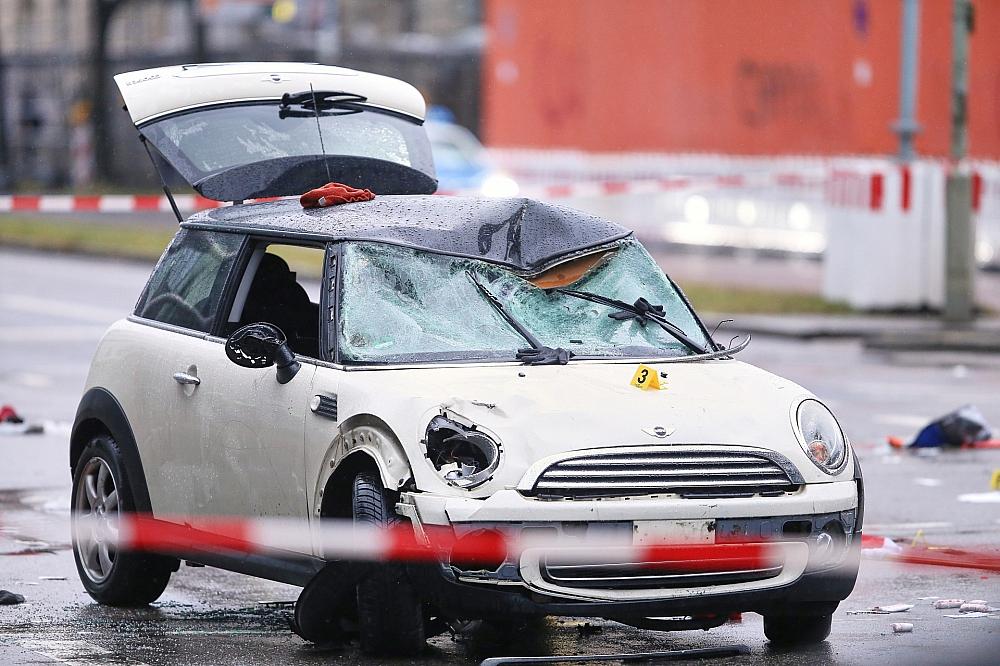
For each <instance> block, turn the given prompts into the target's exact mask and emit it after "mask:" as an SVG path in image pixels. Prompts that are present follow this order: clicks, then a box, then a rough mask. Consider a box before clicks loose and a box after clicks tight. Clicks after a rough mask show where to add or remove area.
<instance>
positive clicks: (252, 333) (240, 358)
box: [226, 323, 302, 384]
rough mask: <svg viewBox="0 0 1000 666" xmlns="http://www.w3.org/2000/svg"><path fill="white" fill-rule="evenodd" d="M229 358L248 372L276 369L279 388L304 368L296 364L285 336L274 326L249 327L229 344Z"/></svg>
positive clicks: (236, 332) (233, 335)
mask: <svg viewBox="0 0 1000 666" xmlns="http://www.w3.org/2000/svg"><path fill="white" fill-rule="evenodd" d="M226 356H228V357H229V360H230V361H232V362H233V363H235V364H236V365H239V366H241V367H244V368H270V367H271V366H272V365H276V366H277V367H278V368H277V379H278V383H279V384H287V383H288V382H290V381H292V377H294V376H295V374H296V373H297V372H298V371H299V368H301V367H302V366H300V365H299V362H298V361H296V360H295V353H294V352H292V350H291V348H290V347H289V346H288V342H287V340H286V339H285V334H284V333H283V332H282V331H281V329H280V328H278V327H277V326H275V325H274V324H265V323H260V324H247V325H246V326H243V327H242V328H239V329H237V330H236V331H234V332H233V334H232V335H230V336H229V339H228V340H226Z"/></svg>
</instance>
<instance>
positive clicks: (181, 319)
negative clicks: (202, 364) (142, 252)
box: [135, 230, 243, 333]
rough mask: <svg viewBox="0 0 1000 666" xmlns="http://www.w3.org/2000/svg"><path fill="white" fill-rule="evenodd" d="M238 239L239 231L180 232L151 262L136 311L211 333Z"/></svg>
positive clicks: (170, 322)
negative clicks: (154, 264) (149, 276)
mask: <svg viewBox="0 0 1000 666" xmlns="http://www.w3.org/2000/svg"><path fill="white" fill-rule="evenodd" d="M242 242H243V237H242V236H240V235H238V234H225V233H216V232H210V231H196V230H183V231H181V232H180V233H179V234H177V236H176V237H175V238H174V240H173V242H172V243H171V244H170V247H169V248H167V251H166V253H165V254H164V255H163V257H162V258H161V259H160V262H159V263H158V264H157V265H156V268H155V269H154V271H153V276H152V277H151V278H150V279H149V284H148V285H147V286H146V291H145V293H144V294H143V296H142V299H141V300H140V301H139V305H138V306H137V307H136V310H135V313H136V314H137V315H138V316H140V317H143V318H145V319H154V320H156V321H162V322H163V323H165V324H173V325H174V326H181V327H183V328H190V329H193V330H196V331H202V332H204V333H208V332H210V331H211V329H212V323H213V322H214V321H215V317H216V310H217V309H218V306H219V302H220V301H221V300H222V292H223V290H224V289H225V286H226V278H227V276H228V275H229V271H230V270H231V269H232V266H233V262H234V261H235V260H236V255H237V254H238V253H239V249H240V244H241V243H242Z"/></svg>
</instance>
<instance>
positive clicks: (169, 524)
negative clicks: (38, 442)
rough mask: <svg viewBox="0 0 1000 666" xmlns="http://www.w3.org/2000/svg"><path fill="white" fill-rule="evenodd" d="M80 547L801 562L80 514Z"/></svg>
mask: <svg viewBox="0 0 1000 666" xmlns="http://www.w3.org/2000/svg"><path fill="white" fill-rule="evenodd" d="M72 522H73V536H74V539H75V540H76V541H77V542H81V541H82V542H89V543H104V544H108V545H113V546H114V547H116V548H118V549H122V550H134V551H144V552H153V553H163V554H176V555H182V554H188V555H193V556H196V555H197V554H198V553H203V552H230V553H256V554H271V555H274V554H306V555H311V554H313V553H321V554H322V556H323V557H324V558H325V559H328V560H356V561H370V562H441V561H446V562H452V563H460V564H461V565H462V566H466V567H477V566H479V565H487V564H489V565H491V566H492V565H499V564H502V563H503V562H505V561H517V560H518V559H519V558H520V557H521V555H523V554H526V553H530V552H539V553H540V552H543V551H544V552H545V553H547V554H548V555H549V556H552V557H556V559H557V560H558V562H559V563H560V564H565V565H570V564H617V563H624V562H627V563H632V564H635V565H636V566H639V567H641V568H665V569H669V570H671V571H675V572H691V573H712V572H720V573H721V572H727V571H748V570H764V569H771V568H774V567H777V566H781V565H786V566H787V565H788V564H789V562H790V561H795V560H801V561H800V562H799V564H800V565H801V566H803V567H804V566H805V562H806V560H808V548H807V547H806V546H805V545H804V544H801V543H796V544H789V543H767V542H764V543H671V542H669V541H653V542H649V543H629V542H624V543H623V540H622V538H621V536H620V535H616V534H614V533H611V532H608V533H602V532H601V531H600V530H596V531H592V532H591V533H588V534H587V535H586V536H584V537H567V536H559V535H555V536H553V535H549V534H541V533H520V534H512V533H505V532H503V531H501V530H498V529H478V530H472V531H470V532H467V533H465V534H456V533H455V532H454V531H453V530H452V529H450V528H440V527H438V528H435V527H434V526H424V527H423V528H421V529H420V530H419V531H415V530H414V529H413V528H412V527H411V526H410V525H407V524H400V525H393V526H388V527H381V526H376V525H372V524H366V523H355V522H353V521H351V520H347V519H324V520H321V521H319V522H317V523H315V524H312V525H310V524H308V523H306V522H305V521H301V520H287V519H268V518H255V519H243V518H202V517H197V518H194V517H184V518H176V517H175V518H166V517H162V516H161V517H157V518H154V517H152V516H150V515H148V514H134V513H128V514H122V515H120V516H118V517H117V518H110V517H104V516H95V515H90V514H88V515H74V516H73V521H72Z"/></svg>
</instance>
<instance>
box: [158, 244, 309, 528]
mask: <svg viewBox="0 0 1000 666" xmlns="http://www.w3.org/2000/svg"><path fill="white" fill-rule="evenodd" d="M282 254H285V255H287V256H289V259H288V260H287V261H286V259H284V258H282V256H281V255H282ZM303 255H308V256H307V257H304V256H303ZM296 261H297V262H299V263H303V262H304V263H305V264H306V265H307V266H308V267H310V268H311V269H312V270H313V271H314V272H315V274H316V280H315V284H313V283H312V282H309V284H310V287H311V288H312V291H313V292H314V293H318V291H319V288H318V285H319V272H321V271H322V266H323V249H322V248H308V247H296V246H291V245H281V244H274V243H268V242H266V241H254V242H252V244H251V247H249V248H248V250H247V252H246V256H245V259H244V261H243V262H241V263H240V264H239V266H238V267H237V268H236V269H235V272H234V276H233V280H232V282H231V289H230V295H229V298H228V299H227V300H226V302H225V303H224V304H223V307H222V308H221V310H220V311H221V313H223V314H224V315H225V316H224V317H223V321H222V322H220V325H219V328H218V329H217V332H218V333H219V335H216V336H212V337H210V338H209V343H210V344H209V345H208V346H205V347H200V346H199V347H197V348H196V347H194V346H189V347H188V349H189V350H190V353H191V358H190V359H188V362H189V363H190V364H191V366H193V367H195V368H196V372H197V384H193V385H192V386H194V388H193V389H189V393H190V395H189V396H187V398H188V400H189V401H190V404H189V407H190V408H189V409H186V410H182V413H183V414H185V416H186V418H185V419H184V420H183V421H182V422H178V423H176V424H175V427H174V428H173V429H172V431H171V432H172V434H171V438H172V445H173V446H174V447H177V448H178V449H184V450H186V451H188V452H189V455H190V457H191V459H192V460H196V461H197V463H198V464H197V466H196V469H195V470H194V471H193V474H194V477H195V483H194V484H193V487H192V488H191V492H190V493H189V495H188V496H187V498H186V500H185V501H186V502H187V513H189V514H191V515H212V516H259V517H273V518H304V517H305V516H306V515H307V506H306V495H307V486H308V484H307V483H306V480H305V477H304V468H305V463H304V441H303V428H304V420H305V417H306V414H308V413H309V400H310V397H311V396H312V392H311V389H312V379H313V375H314V373H315V371H316V365H315V363H314V362H313V361H314V360H315V357H316V356H317V355H318V336H319V317H318V310H319V303H318V300H319V299H318V297H317V300H316V302H313V301H312V300H311V299H310V297H309V296H308V293H307V292H306V290H305V289H304V288H303V287H302V285H301V284H300V283H299V280H298V279H297V277H296V273H295V272H293V271H292V270H291V269H290V268H289V263H290V262H293V263H294V262H296ZM307 282H308V281H307ZM262 322H266V323H271V324H274V325H277V326H278V327H279V328H281V329H282V330H283V331H284V332H285V333H286V336H287V337H288V339H289V344H290V346H291V347H292V349H293V351H295V352H296V356H297V358H298V359H299V361H300V364H301V367H300V369H299V371H298V373H297V374H296V375H295V376H294V377H293V378H292V380H291V381H289V382H288V383H286V384H280V383H279V382H278V381H277V379H276V373H275V368H273V367H271V368H245V367H242V366H239V365H236V364H235V363H233V362H231V361H230V360H229V358H228V357H227V356H226V353H225V337H224V336H225V335H227V334H229V333H231V332H232V331H234V330H236V329H237V328H239V327H240V326H242V325H245V324H250V323H262ZM191 374H194V373H193V372H192V373H191Z"/></svg>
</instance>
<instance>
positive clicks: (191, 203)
mask: <svg viewBox="0 0 1000 666" xmlns="http://www.w3.org/2000/svg"><path fill="white" fill-rule="evenodd" d="M821 184H822V181H821V180H818V179H815V178H813V179H810V178H808V177H806V176H803V175H802V174H795V173H784V174H782V173H779V174H759V175H740V174H735V175H727V176H706V177H678V178H650V179H639V180H605V181H594V182H580V183H566V184H558V185H545V186H538V187H530V186H529V187H525V188H524V189H523V190H522V192H521V196H525V197H532V198H536V199H574V198H591V197H605V196H615V195H640V194H656V193H662V192H673V191H677V190H685V189H695V188H705V189H712V188H748V187H770V186H775V185H778V186H783V187H807V186H810V185H815V186H819V185H821ZM438 194H442V195H455V194H471V195H477V194H479V192H478V190H470V191H454V192H449V191H440V192H438ZM174 199H175V201H176V202H177V207H178V208H179V209H180V210H182V211H184V212H191V211H199V210H206V209H210V208H220V207H222V206H228V205H229V203H228V202H224V201H215V200H213V199H206V198H205V197H201V196H197V195H186V194H182V195H175V196H174ZM273 200H274V198H270V199H259V200H257V201H273ZM12 212H33V213H84V212H89V213H144V212H145V213H148V212H161V213H169V212H171V209H170V202H169V201H168V200H167V198H166V197H165V196H162V195H158V194H134V195H133V194H103V195H72V194H41V195H33V194H3V195H0V213H12Z"/></svg>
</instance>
